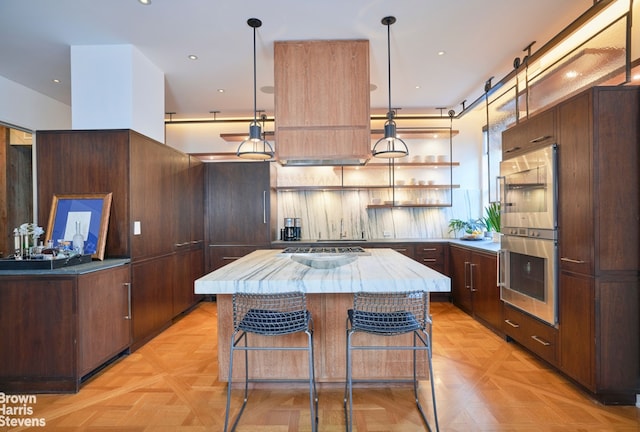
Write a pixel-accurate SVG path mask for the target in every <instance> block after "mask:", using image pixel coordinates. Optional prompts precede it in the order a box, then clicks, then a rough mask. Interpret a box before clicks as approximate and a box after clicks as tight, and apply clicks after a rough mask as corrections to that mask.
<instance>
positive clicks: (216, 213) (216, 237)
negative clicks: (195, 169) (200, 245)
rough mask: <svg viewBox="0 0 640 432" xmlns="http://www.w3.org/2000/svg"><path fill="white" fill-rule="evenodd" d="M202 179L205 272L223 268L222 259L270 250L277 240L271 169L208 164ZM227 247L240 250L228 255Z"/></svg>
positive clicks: (244, 164) (259, 164)
mask: <svg viewBox="0 0 640 432" xmlns="http://www.w3.org/2000/svg"><path fill="white" fill-rule="evenodd" d="M205 177H206V180H205V213H206V215H207V218H206V221H205V230H206V244H207V263H206V269H207V270H206V271H207V273H208V272H210V271H213V270H215V269H216V268H219V267H220V266H221V265H224V263H225V261H228V260H226V259H225V257H229V256H233V257H239V256H242V255H239V254H240V253H243V254H246V253H249V252H252V251H253V250H256V249H269V248H270V247H271V241H272V240H275V239H277V235H276V227H277V222H276V212H277V205H276V191H275V179H276V176H275V169H274V167H273V166H272V165H271V164H270V163H268V162H224V163H210V164H206V165H205ZM221 247H222V249H220V248H221ZM228 247H239V248H237V249H235V251H232V252H229V253H228V251H227V250H225V249H224V248H228Z"/></svg>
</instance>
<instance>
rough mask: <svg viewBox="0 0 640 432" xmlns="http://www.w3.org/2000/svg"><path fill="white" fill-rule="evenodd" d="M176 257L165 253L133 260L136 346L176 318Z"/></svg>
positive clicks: (133, 317) (132, 281)
mask: <svg viewBox="0 0 640 432" xmlns="http://www.w3.org/2000/svg"><path fill="white" fill-rule="evenodd" d="M173 258H174V256H173V255H166V256H163V257H159V258H154V259H150V260H145V261H141V262H134V263H133V264H131V293H132V294H131V296H132V298H131V304H132V308H133V313H132V335H133V341H134V344H136V348H137V347H138V346H139V345H138V344H141V343H144V342H146V339H147V338H149V337H150V336H152V335H154V334H156V333H157V332H158V331H160V330H161V329H163V328H164V327H165V326H166V325H168V324H169V323H170V322H171V319H172V318H173V281H174V280H175V276H174V271H175V263H174V260H173Z"/></svg>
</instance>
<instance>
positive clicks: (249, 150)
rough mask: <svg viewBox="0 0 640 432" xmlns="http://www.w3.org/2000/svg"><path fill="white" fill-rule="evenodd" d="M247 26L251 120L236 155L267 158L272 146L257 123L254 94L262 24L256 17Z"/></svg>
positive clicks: (270, 153)
mask: <svg viewBox="0 0 640 432" xmlns="http://www.w3.org/2000/svg"><path fill="white" fill-rule="evenodd" d="M247 24H248V25H249V27H251V28H253V121H252V122H251V124H250V125H249V138H248V139H246V140H244V141H242V142H241V143H240V146H239V147H238V151H237V152H236V155H237V156H238V157H240V158H243V159H253V160H267V159H271V158H273V154H274V153H273V148H272V147H271V144H269V142H268V141H267V140H266V139H264V136H263V135H262V128H261V127H260V123H258V107H257V96H256V92H257V89H256V87H257V86H256V28H258V27H260V26H261V25H262V21H260V20H259V19H258V18H249V19H248V20H247Z"/></svg>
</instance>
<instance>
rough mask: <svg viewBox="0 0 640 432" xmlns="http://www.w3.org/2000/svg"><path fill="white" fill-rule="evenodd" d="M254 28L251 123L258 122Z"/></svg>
mask: <svg viewBox="0 0 640 432" xmlns="http://www.w3.org/2000/svg"><path fill="white" fill-rule="evenodd" d="M257 75H258V73H257V68H256V27H253V121H254V122H257V121H258V96H257V93H258V84H257V78H256V76H257Z"/></svg>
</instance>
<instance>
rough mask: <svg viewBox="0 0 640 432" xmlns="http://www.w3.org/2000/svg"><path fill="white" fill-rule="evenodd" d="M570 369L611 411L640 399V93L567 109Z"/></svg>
mask: <svg viewBox="0 0 640 432" xmlns="http://www.w3.org/2000/svg"><path fill="white" fill-rule="evenodd" d="M557 111H558V136H559V140H558V160H559V164H558V165H559V168H558V171H559V181H558V183H559V207H558V236H559V242H558V245H559V255H560V277H559V287H558V289H559V301H558V305H559V306H558V307H559V309H558V316H559V335H560V355H559V363H560V368H561V370H563V371H564V372H565V373H566V374H567V375H568V376H570V377H571V378H573V379H574V380H575V381H576V382H578V383H580V384H581V385H583V386H584V387H585V388H587V389H588V390H589V391H591V392H592V393H593V394H594V395H595V396H596V397H598V398H599V399H600V400H601V401H603V402H604V403H626V404H634V403H635V402H636V397H635V395H636V394H638V393H640V338H639V337H638V333H639V329H640V321H639V319H638V315H639V313H640V299H639V296H638V290H639V287H640V284H639V278H638V275H639V268H638V266H639V261H640V248H639V247H638V244H640V226H639V224H638V220H639V219H640V211H639V208H640V204H639V199H638V197H639V196H640V186H639V182H638V178H639V176H640V171H639V167H638V160H639V157H640V150H639V143H640V87H633V86H629V87H595V88H593V89H590V90H588V91H586V92H583V93H581V94H579V95H577V96H575V97H573V98H571V99H569V100H568V101H566V102H563V103H561V104H560V105H559V106H558V107H557Z"/></svg>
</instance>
